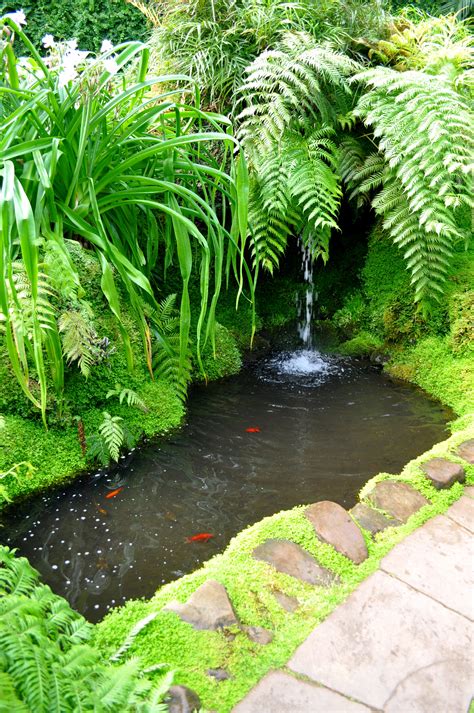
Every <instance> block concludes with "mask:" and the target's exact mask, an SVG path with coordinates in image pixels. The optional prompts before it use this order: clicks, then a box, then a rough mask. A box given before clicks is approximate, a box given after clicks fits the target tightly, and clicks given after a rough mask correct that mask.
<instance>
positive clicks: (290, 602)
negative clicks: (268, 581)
mask: <svg viewBox="0 0 474 713" xmlns="http://www.w3.org/2000/svg"><path fill="white" fill-rule="evenodd" d="M273 596H274V597H275V599H276V600H277V602H278V604H279V605H280V606H281V608H282V609H284V610H285V611H287V612H289V613H290V614H291V613H292V612H294V611H296V610H297V609H298V607H299V606H300V603H299V601H298V600H297V599H296V597H290V596H289V595H288V594H285V593H284V592H280V591H279V590H278V589H277V590H276V591H274V592H273Z"/></svg>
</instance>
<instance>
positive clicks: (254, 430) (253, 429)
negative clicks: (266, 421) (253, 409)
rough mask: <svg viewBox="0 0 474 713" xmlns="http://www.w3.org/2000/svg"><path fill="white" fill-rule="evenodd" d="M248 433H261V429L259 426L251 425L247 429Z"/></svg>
mask: <svg viewBox="0 0 474 713" xmlns="http://www.w3.org/2000/svg"><path fill="white" fill-rule="evenodd" d="M245 431H246V432H247V433H260V429H259V427H258V426H249V427H248V428H246V429H245Z"/></svg>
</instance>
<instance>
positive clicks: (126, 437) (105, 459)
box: [87, 411, 135, 467]
mask: <svg viewBox="0 0 474 713" xmlns="http://www.w3.org/2000/svg"><path fill="white" fill-rule="evenodd" d="M102 415H103V420H102V423H101V424H100V426H99V430H98V433H94V434H92V436H91V437H90V438H89V439H88V440H87V457H88V458H89V460H97V461H99V463H101V465H103V466H104V467H106V466H108V465H110V463H111V462H112V461H114V462H115V463H117V462H118V460H119V458H120V451H121V449H122V448H133V446H134V445H135V439H134V437H133V435H132V433H131V432H130V431H129V429H128V428H127V426H126V424H125V422H124V420H123V418H122V417H121V416H111V415H110V413H108V412H107V411H104V412H103V414H102Z"/></svg>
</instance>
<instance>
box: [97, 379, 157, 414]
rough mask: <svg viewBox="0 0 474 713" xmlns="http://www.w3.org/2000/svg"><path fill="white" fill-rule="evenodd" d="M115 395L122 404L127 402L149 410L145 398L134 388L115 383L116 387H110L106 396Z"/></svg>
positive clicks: (108, 397) (111, 396) (132, 405)
mask: <svg viewBox="0 0 474 713" xmlns="http://www.w3.org/2000/svg"><path fill="white" fill-rule="evenodd" d="M114 396H116V397H117V398H118V400H119V403H120V404H121V405H122V404H123V403H126V404H127V405H128V406H131V407H136V408H139V409H140V410H141V411H144V412H145V413H146V412H147V411H148V408H147V406H146V404H145V402H144V401H143V399H141V398H140V397H139V395H138V394H137V392H136V391H133V389H128V388H126V387H123V386H122V385H121V384H115V389H110V390H109V391H108V392H107V394H106V398H107V399H110V398H113V397H114Z"/></svg>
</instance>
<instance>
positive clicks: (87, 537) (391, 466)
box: [2, 351, 450, 621]
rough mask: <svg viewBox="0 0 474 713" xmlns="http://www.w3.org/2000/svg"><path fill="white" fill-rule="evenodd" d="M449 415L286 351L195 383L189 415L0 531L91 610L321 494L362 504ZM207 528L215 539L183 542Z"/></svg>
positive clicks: (359, 371) (351, 368)
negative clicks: (377, 477)
mask: <svg viewBox="0 0 474 713" xmlns="http://www.w3.org/2000/svg"><path fill="white" fill-rule="evenodd" d="M305 370H306V371H305ZM449 417H450V413H449V412H447V411H446V409H444V408H443V407H441V406H439V405H438V404H436V403H434V402H433V401H431V400H430V399H428V398H427V397H426V396H424V395H423V394H422V393H421V392H419V391H417V390H415V389H413V388H411V387H409V386H407V385H404V384H400V383H397V382H394V381H392V380H391V379H389V378H387V377H385V376H383V375H381V374H380V373H378V372H377V371H376V370H374V369H372V368H371V367H368V366H367V365H363V364H362V365H361V364H358V363H357V362H354V361H350V360H338V359H336V358H334V357H331V358H327V357H321V355H319V354H318V353H311V352H308V351H302V352H298V353H293V354H288V353H285V354H281V355H277V356H276V357H271V358H269V359H268V360H266V361H265V362H263V363H261V364H259V365H257V366H256V367H254V368H253V369H252V370H249V371H246V372H244V373H242V374H240V375H238V376H236V377H234V378H231V379H228V380H226V381H224V382H220V383H214V384H211V385H209V386H207V387H205V386H200V387H195V388H194V389H193V392H192V395H191V398H190V400H189V413H188V419H187V424H186V425H185V426H184V427H183V428H182V429H181V430H180V431H179V432H178V433H176V434H175V435H174V436H173V437H172V438H170V439H168V440H160V441H156V442H154V443H149V444H148V445H146V446H144V447H143V448H141V449H140V450H137V451H136V452H134V453H132V454H130V455H129V456H127V457H126V458H124V459H122V460H121V462H120V465H119V467H117V468H116V469H115V471H114V472H113V473H108V474H97V475H92V476H89V477H87V478H85V479H82V480H81V481H80V482H76V483H75V484H73V485H71V486H70V487H67V488H64V489H62V490H60V491H56V492H54V493H51V494H48V495H45V496H43V497H38V498H36V499H33V500H31V501H30V502H28V503H26V504H25V505H23V506H21V507H17V508H15V513H14V514H12V515H11V516H10V517H9V520H8V521H7V522H5V528H4V529H3V531H2V540H3V541H4V542H5V541H6V542H7V544H11V545H13V546H15V547H18V548H19V552H20V554H24V555H26V556H27V557H28V558H29V559H30V561H31V563H32V565H33V566H34V567H36V568H37V569H38V570H39V571H40V572H41V573H42V575H43V577H44V580H45V581H46V582H47V583H48V584H50V586H51V587H52V588H53V590H54V591H55V592H57V593H59V594H62V595H64V596H65V597H67V599H68V600H69V601H70V602H71V604H72V605H73V606H74V607H75V608H76V609H78V610H79V611H81V612H83V613H84V614H85V615H86V616H87V617H88V618H89V619H91V620H93V621H95V620H98V619H100V618H101V617H102V616H103V615H104V614H105V613H106V612H107V610H108V609H109V608H110V607H113V606H114V605H118V604H122V603H123V602H124V601H125V599H129V598H132V597H140V596H150V595H151V594H153V592H154V591H155V589H156V588H157V587H159V586H160V585H161V584H162V583H163V582H168V581H170V580H172V579H175V578H177V577H180V576H181V575H183V574H184V573H186V572H190V571H192V570H193V569H195V568H196V567H197V566H198V565H199V564H200V563H201V562H203V561H204V560H206V559H208V558H209V557H210V556H212V555H213V554H215V553H217V552H220V551H222V550H223V549H224V548H225V547H226V545H227V543H228V542H229V540H230V538H231V537H232V536H233V535H235V534H236V533H237V532H238V531H239V530H241V529H242V528H244V527H245V526H247V525H249V524H251V523H253V522H256V521H258V520H260V519H261V518H262V517H265V516H267V515H271V514H273V513H275V512H278V511H279V510H282V509H287V508H291V507H292V506H294V505H297V504H301V503H310V502H314V501H316V500H324V499H330V500H335V501H336V502H339V503H340V504H342V505H344V506H345V507H350V506H352V505H353V504H354V502H355V500H356V495H357V492H358V490H359V489H360V487H361V486H362V485H363V483H365V481H366V480H367V479H368V478H370V477H371V476H372V475H374V474H375V473H377V472H379V471H381V470H383V471H389V472H398V471H399V469H400V467H401V466H402V465H403V464H404V463H406V461H407V460H409V459H411V458H413V457H414V456H416V455H418V454H420V453H422V452H423V451H424V450H426V449H427V448H428V447H430V446H431V445H432V444H433V443H435V442H436V441H438V440H440V439H442V438H443V437H444V435H445V432H446V431H445V422H446V420H447V419H448V418H449ZM249 427H252V428H257V429H260V430H259V432H254V433H248V432H247V430H246V429H247V428H249ZM119 487H123V490H122V491H121V492H120V493H118V494H117V495H116V496H115V497H113V498H111V499H106V495H107V493H109V492H111V491H112V490H114V489H117V488H119ZM201 532H205V533H212V534H213V535H214V537H213V538H212V539H211V540H210V541H209V542H192V543H189V542H186V538H187V537H189V536H192V535H195V534H197V533H201Z"/></svg>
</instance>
